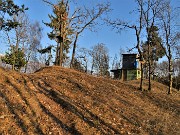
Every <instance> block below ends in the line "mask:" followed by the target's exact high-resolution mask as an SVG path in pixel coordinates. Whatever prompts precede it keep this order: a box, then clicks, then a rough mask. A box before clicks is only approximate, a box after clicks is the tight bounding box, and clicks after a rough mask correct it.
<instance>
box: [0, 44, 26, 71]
mask: <svg viewBox="0 0 180 135" xmlns="http://www.w3.org/2000/svg"><path fill="white" fill-rule="evenodd" d="M2 62H5V63H6V64H10V65H11V66H12V70H16V71H20V70H21V68H22V67H24V66H25V64H26V60H25V54H24V51H23V50H22V49H20V48H18V49H16V48H15V46H12V47H11V49H10V51H9V52H6V55H5V56H4V57H3V58H2Z"/></svg>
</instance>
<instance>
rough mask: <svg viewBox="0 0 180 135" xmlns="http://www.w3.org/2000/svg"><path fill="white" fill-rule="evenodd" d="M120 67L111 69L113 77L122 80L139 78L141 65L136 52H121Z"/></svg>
mask: <svg viewBox="0 0 180 135" xmlns="http://www.w3.org/2000/svg"><path fill="white" fill-rule="evenodd" d="M122 55H123V60H122V68H121V69H115V70H111V72H113V73H114V79H121V80H123V81H128V80H135V79H139V78H141V67H140V61H139V55H138V54H122Z"/></svg>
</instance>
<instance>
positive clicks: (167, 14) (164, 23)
mask: <svg viewBox="0 0 180 135" xmlns="http://www.w3.org/2000/svg"><path fill="white" fill-rule="evenodd" d="M172 11H173V9H172V8H171V5H170V1H165V3H164V4H163V8H162V10H161V12H160V13H159V14H158V15H159V16H158V17H159V18H160V22H161V24H160V27H161V28H162V33H163V36H164V42H165V48H166V49H165V53H166V57H167V58H168V67H169V68H168V70H169V71H168V72H169V89H168V94H171V93H172V81H173V76H172V74H173V53H172V48H173V46H174V45H175V43H176V41H177V37H176V36H177V34H176V32H177V31H174V30H175V28H174V24H173V21H174V18H173V17H175V16H174V15H173V12H172Z"/></svg>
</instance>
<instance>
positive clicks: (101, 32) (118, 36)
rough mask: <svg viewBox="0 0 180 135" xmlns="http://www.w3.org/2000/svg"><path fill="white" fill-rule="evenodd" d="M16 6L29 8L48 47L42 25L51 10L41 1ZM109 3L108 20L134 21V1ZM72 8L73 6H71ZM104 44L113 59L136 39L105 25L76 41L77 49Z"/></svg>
mask: <svg viewBox="0 0 180 135" xmlns="http://www.w3.org/2000/svg"><path fill="white" fill-rule="evenodd" d="M14 1H15V3H16V4H18V5H22V4H24V5H25V6H27V7H28V8H29V10H28V11H27V14H28V15H29V18H30V20H32V21H39V22H40V24H41V26H42V27H43V29H44V31H43V38H42V41H41V43H42V45H43V46H44V47H45V46H48V44H52V43H53V41H51V40H49V39H48V37H47V32H50V31H51V29H50V28H48V27H46V26H45V25H44V24H43V23H42V20H43V21H44V22H49V21H50V20H49V18H48V14H51V13H52V8H51V7H50V6H48V5H47V4H46V3H44V2H42V0H14ZM49 1H51V2H52V3H56V1H57V0H49ZM73 1H78V2H80V3H81V4H87V5H89V6H90V5H93V4H95V3H98V2H106V1H107V0H73ZM109 1H110V3H111V8H112V9H113V10H112V12H111V14H110V15H109V16H110V18H112V19H115V18H120V19H122V20H128V21H134V20H136V14H135V13H132V14H130V12H132V11H133V10H135V9H136V4H135V2H134V0H109ZM173 3H174V4H175V5H180V0H173ZM71 7H72V8H74V7H73V5H71ZM98 43H104V44H105V45H106V46H107V47H108V49H109V52H110V56H111V57H114V54H115V53H118V52H119V49H120V48H123V49H125V50H126V48H127V47H128V48H131V47H133V46H134V45H135V44H136V38H135V33H134V30H126V31H122V32H121V33H116V31H115V30H114V31H113V30H112V28H111V27H108V26H106V25H104V26H101V27H99V29H98V32H96V33H95V32H90V31H88V30H86V31H84V32H83V33H82V35H81V36H80V38H79V40H78V43H77V44H78V46H79V47H85V48H91V47H92V46H94V45H96V44H98ZM6 49H7V47H5V46H4V48H3V49H2V50H0V53H4V52H5V50H6Z"/></svg>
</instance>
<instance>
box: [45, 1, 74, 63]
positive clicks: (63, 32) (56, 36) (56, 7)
mask: <svg viewBox="0 0 180 135" xmlns="http://www.w3.org/2000/svg"><path fill="white" fill-rule="evenodd" d="M43 1H44V2H46V3H48V4H50V5H51V6H52V7H53V13H54V15H49V18H50V20H51V22H50V23H44V24H45V25H47V26H49V27H50V28H52V29H53V30H52V32H50V33H49V34H48V37H49V38H50V39H53V40H55V41H56V42H57V48H56V58H55V65H59V66H62V64H63V61H64V60H65V59H66V54H67V53H68V50H69V45H70V43H71V42H70V38H69V36H70V35H71V34H72V29H71V28H70V27H69V19H68V16H69V1H68V0H60V1H59V2H58V3H57V4H52V3H50V2H49V1H46V0H43Z"/></svg>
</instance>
